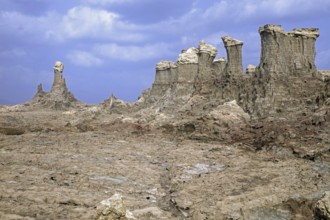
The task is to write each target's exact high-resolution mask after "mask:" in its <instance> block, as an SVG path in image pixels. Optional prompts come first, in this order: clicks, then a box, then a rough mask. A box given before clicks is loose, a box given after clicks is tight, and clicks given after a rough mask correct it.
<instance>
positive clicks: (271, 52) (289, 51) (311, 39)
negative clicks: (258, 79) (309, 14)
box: [259, 25, 319, 76]
mask: <svg viewBox="0 0 330 220" xmlns="http://www.w3.org/2000/svg"><path fill="white" fill-rule="evenodd" d="M259 33H260V35H261V48H262V50H261V60H260V65H259V69H260V73H261V74H272V75H274V74H277V75H291V76H308V75H316V66H315V63H314V60H315V54H316V53H315V41H316V39H317V37H318V36H319V33H318V29H317V28H301V29H293V30H292V31H291V32H288V33H287V32H285V31H284V30H283V29H282V27H281V26H280V25H265V26H263V27H260V28H259Z"/></svg>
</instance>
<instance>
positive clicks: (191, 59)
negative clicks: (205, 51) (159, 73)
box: [177, 47, 198, 64]
mask: <svg viewBox="0 0 330 220" xmlns="http://www.w3.org/2000/svg"><path fill="white" fill-rule="evenodd" d="M197 54H198V49H196V48H195V47H190V48H188V49H187V50H183V51H182V52H181V54H180V55H179V57H178V60H177V63H178V64H190V63H196V64H197V63H198V55H197Z"/></svg>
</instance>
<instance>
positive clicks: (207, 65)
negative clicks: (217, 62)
mask: <svg viewBox="0 0 330 220" xmlns="http://www.w3.org/2000/svg"><path fill="white" fill-rule="evenodd" d="M217 53H218V50H217V48H215V47H214V46H212V45H210V44H207V43H205V41H201V42H200V43H199V46H198V75H197V78H198V80H199V81H202V82H203V81H208V80H210V79H211V78H212V72H214V69H213V68H212V64H213V61H214V58H215V56H216V55H217Z"/></svg>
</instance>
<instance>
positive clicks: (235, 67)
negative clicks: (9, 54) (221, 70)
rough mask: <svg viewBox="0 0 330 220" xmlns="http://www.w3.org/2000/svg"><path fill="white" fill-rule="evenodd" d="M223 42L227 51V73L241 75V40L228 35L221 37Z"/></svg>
mask: <svg viewBox="0 0 330 220" xmlns="http://www.w3.org/2000/svg"><path fill="white" fill-rule="evenodd" d="M222 41H223V44H224V46H225V48H226V51H227V60H228V61H227V65H226V74H227V75H241V74H242V72H243V70H242V69H243V65H242V47H243V41H240V40H237V39H234V38H232V37H229V36H224V37H222Z"/></svg>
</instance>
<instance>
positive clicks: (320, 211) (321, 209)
mask: <svg viewBox="0 0 330 220" xmlns="http://www.w3.org/2000/svg"><path fill="white" fill-rule="evenodd" d="M315 214H316V216H317V217H318V219H324V220H330V191H327V192H325V193H324V196H323V198H322V199H320V200H319V201H318V202H317V203H316V207H315Z"/></svg>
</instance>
